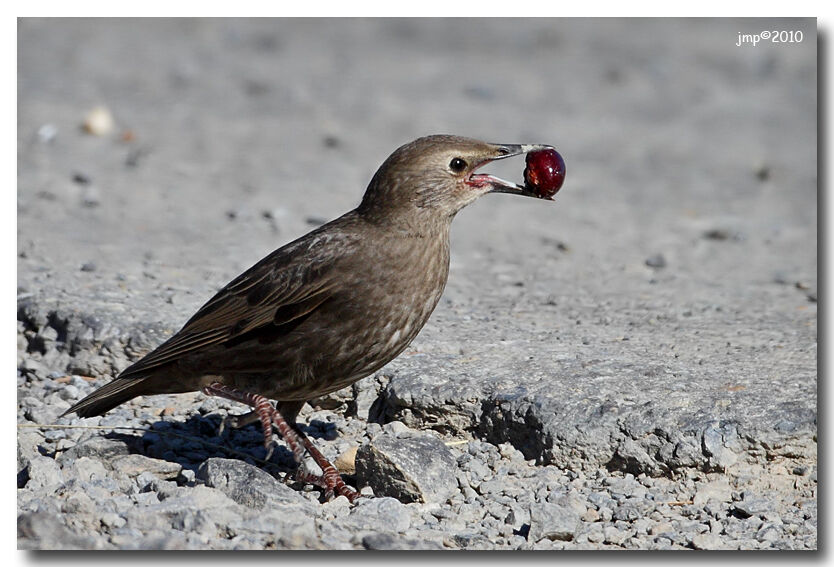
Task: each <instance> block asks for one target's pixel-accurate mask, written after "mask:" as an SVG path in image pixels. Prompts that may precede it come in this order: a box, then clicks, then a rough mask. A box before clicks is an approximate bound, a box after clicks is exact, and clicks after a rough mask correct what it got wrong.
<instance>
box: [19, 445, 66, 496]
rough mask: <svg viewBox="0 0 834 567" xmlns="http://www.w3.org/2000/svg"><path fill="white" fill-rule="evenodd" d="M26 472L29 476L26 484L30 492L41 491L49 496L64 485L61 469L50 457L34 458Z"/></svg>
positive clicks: (39, 456)
mask: <svg viewBox="0 0 834 567" xmlns="http://www.w3.org/2000/svg"><path fill="white" fill-rule="evenodd" d="M26 470H27V474H28V475H29V481H28V482H27V483H26V488H27V489H28V490H40V491H42V493H44V494H48V493H51V492H52V491H54V490H55V489H57V488H58V487H59V486H60V485H62V484H63V483H64V476H63V475H62V474H61V467H60V466H59V465H58V463H57V462H55V460H54V459H50V458H49V457H44V456H41V455H38V456H35V457H32V458H31V459H30V460H29V466H28V467H26Z"/></svg>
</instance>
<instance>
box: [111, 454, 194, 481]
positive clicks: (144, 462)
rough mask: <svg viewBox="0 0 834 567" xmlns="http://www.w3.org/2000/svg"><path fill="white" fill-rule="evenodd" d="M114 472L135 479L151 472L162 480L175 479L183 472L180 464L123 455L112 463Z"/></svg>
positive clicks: (140, 456) (142, 456)
mask: <svg viewBox="0 0 834 567" xmlns="http://www.w3.org/2000/svg"><path fill="white" fill-rule="evenodd" d="M111 466H112V467H113V470H114V471H116V472H117V473H121V474H123V475H125V476H129V477H135V476H139V475H140V474H141V473H143V472H149V473H151V474H153V475H154V476H156V477H157V478H161V479H175V478H177V476H178V475H179V474H180V471H181V470H182V465H181V464H179V463H171V462H169V461H164V460H162V459H152V458H151V457H146V456H144V455H122V456H119V457H116V458H114V459H113V461H112V462H111Z"/></svg>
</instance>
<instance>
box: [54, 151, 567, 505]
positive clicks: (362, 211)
mask: <svg viewBox="0 0 834 567" xmlns="http://www.w3.org/2000/svg"><path fill="white" fill-rule="evenodd" d="M544 149H547V150H552V148H551V147H550V146H542V145H520V144H489V143H485V142H481V141H478V140H473V139H469V138H462V137H458V136H448V135H435V136H427V137H424V138H419V139H417V140H415V141H413V142H411V143H409V144H406V145H404V146H402V147H400V148H399V149H397V150H396V151H395V152H394V153H393V154H391V156H389V157H388V159H386V160H385V162H384V163H383V164H382V166H381V167H380V168H379V169H378V170H377V172H376V174H374V176H373V179H371V182H370V184H369V185H368V188H367V190H366V192H365V195H364V197H363V198H362V202H361V203H360V204H359V206H358V207H357V208H356V209H354V210H352V211H350V212H349V213H347V214H345V215H343V216H341V217H339V218H337V219H335V220H333V221H331V222H329V223H327V224H325V225H322V226H320V227H319V228H317V229H316V230H313V231H312V232H310V233H309V234H306V235H304V236H302V237H301V238H299V239H297V240H295V241H293V242H290V243H289V244H287V245H285V246H283V247H281V248H279V249H278V250H276V251H274V252H273V253H271V254H270V255H268V256H267V257H265V258H264V259H263V260H261V261H260V262H258V263H257V264H255V265H254V266H252V267H251V268H249V269H248V270H246V271H245V272H244V273H243V274H241V275H240V276H238V277H237V278H235V279H234V280H232V282H230V283H229V284H228V285H227V286H226V287H224V288H223V289H222V290H220V291H219V292H218V293H217V295H215V296H214V297H213V298H212V299H210V300H209V301H208V303H206V304H205V305H203V306H202V307H201V308H200V309H199V311H197V313H196V314H195V315H194V316H193V317H191V319H189V320H188V322H187V323H186V324H185V325H184V326H183V328H182V329H180V331H179V332H177V333H176V334H175V335H173V336H172V337H171V338H170V339H168V340H167V341H165V342H164V343H163V344H161V345H160V346H159V347H158V348H156V350H154V351H152V352H150V353H149V354H147V355H146V356H145V357H144V358H142V359H140V360H139V361H138V362H136V363H134V364H132V365H131V366H129V367H128V368H126V369H125V370H124V371H123V372H122V373H121V374H119V376H118V377H117V378H116V379H115V380H113V381H112V382H110V383H108V384H107V385H105V386H103V387H102V388H99V389H98V390H96V391H95V392H93V393H92V394H90V395H89V396H87V397H86V398H84V399H83V400H81V401H80V402H78V403H77V404H75V405H74V406H72V407H71V408H70V409H69V410H67V411H66V412H65V414H64V415H66V414H67V413H72V412H75V413H76V414H78V416H80V417H90V416H95V415H101V414H103V413H104V412H106V411H108V410H110V409H112V408H114V407H116V406H117V405H119V404H122V403H124V402H126V401H128V400H130V399H132V398H134V397H136V396H142V395H150V394H173V393H181V392H190V391H195V390H201V391H202V392H204V393H205V394H207V395H210V396H220V397H224V398H228V399H230V400H235V401H238V402H242V403H244V404H247V405H249V406H251V407H252V408H254V411H251V412H249V413H248V414H246V415H244V416H238V417H235V418H230V419H231V425H232V426H235V427H240V426H241V425H244V424H247V423H251V422H253V421H256V420H260V422H261V425H262V427H263V431H264V443H265V444H266V446H267V448H268V449H270V450H271V448H272V427H273V425H274V426H275V427H276V428H277V429H278V432H279V433H280V434H281V436H282V437H283V438H284V439H285V441H286V443H287V444H288V446H289V447H290V449H291V450H292V451H293V454H294V456H295V458H296V460H297V461H298V462H299V465H300V466H299V469H298V471H297V476H298V478H299V479H300V480H303V481H305V482H311V483H313V484H316V485H318V486H320V487H322V488H324V489H325V491H326V492H325V494H326V497H328V498H330V497H332V496H333V494H334V493H335V494H341V495H344V496H346V497H347V498H348V499H349V500H350V501H353V500H354V499H356V498H357V497H358V493H357V492H356V491H354V490H352V489H351V488H349V487H347V486H346V485H345V483H344V482H343V481H342V478H341V477H340V476H339V474H338V472H337V471H336V469H335V467H334V466H333V465H332V464H330V462H328V461H327V459H325V458H324V456H323V455H322V454H321V453H320V452H319V451H318V450H317V449H316V448H315V446H313V444H312V443H311V442H310V440H309V439H308V438H307V436H306V435H305V434H304V433H303V432H302V431H301V429H299V427H298V426H297V425H296V417H297V415H298V412H299V410H300V409H301V407H302V406H303V405H304V403H305V402H306V401H307V400H309V399H311V398H314V397H317V396H321V395H324V394H327V393H329V392H334V391H336V390H339V389H341V388H344V387H345V386H348V385H350V384H352V383H353V382H356V381H357V380H359V379H361V378H364V377H365V376H368V375H370V374H372V373H374V372H376V371H377V370H379V369H380V368H382V367H383V366H384V365H385V364H387V363H388V362H389V361H391V360H392V359H394V358H395V357H396V356H397V355H399V354H400V353H401V352H402V351H403V349H405V348H406V346H408V344H409V343H410V342H411V341H412V340H413V339H414V337H416V336H417V333H418V332H419V331H420V329H421V328H422V327H423V325H425V323H426V321H427V320H428V318H429V315H431V313H432V311H433V310H434V308H435V306H436V305H437V302H438V301H439V299H440V295H441V294H442V293H443V288H444V287H445V285H446V278H447V276H448V273H449V228H450V225H451V222H452V219H453V218H454V216H455V214H456V213H457V212H458V211H460V210H461V209H462V208H463V207H465V206H466V205H468V204H469V203H471V202H473V201H474V200H475V199H477V198H478V197H480V196H481V195H483V194H485V193H491V192H492V193H494V192H500V193H514V194H518V195H527V196H541V195H537V194H536V192H535V191H534V190H533V189H531V188H527V187H522V186H519V185H516V184H514V183H510V182H508V181H504V180H502V179H499V178H497V177H495V176H492V175H488V174H478V173H475V171H476V170H477V169H478V168H480V167H481V166H483V165H485V164H487V163H489V162H491V161H494V160H498V159H502V158H506V157H510V156H514V155H518V154H522V153H526V152H529V151H536V150H544ZM269 399H273V400H276V401H277V406H273V404H272V403H270V402H269ZM224 423H225V422H224ZM305 449H306V451H308V452H309V453H310V456H311V457H312V458H313V459H314V460H315V461H316V463H317V464H318V465H319V466H320V467H321V469H322V471H323V474H322V475H314V474H312V473H310V472H308V471H307V470H306V469H305V468H304V464H303V456H304V452H305Z"/></svg>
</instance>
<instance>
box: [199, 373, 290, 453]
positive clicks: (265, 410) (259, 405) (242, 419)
mask: <svg viewBox="0 0 834 567" xmlns="http://www.w3.org/2000/svg"><path fill="white" fill-rule="evenodd" d="M202 391H203V393H204V394H205V395H207V396H217V397H219V398H226V399H227V400H232V401H234V402H240V403H242V404H246V405H248V406H251V407H253V408H254V411H251V412H249V413H247V414H244V415H242V416H232V419H231V420H229V421H230V423H231V424H232V427H242V426H244V425H246V424H248V423H252V422H253V421H255V420H256V419H257V420H260V422H261V427H262V428H263V432H264V447H266V460H267V461H268V460H269V458H270V457H271V456H272V450H273V449H274V448H275V445H274V443H273V439H272V413H273V412H274V411H275V408H273V407H272V404H271V403H269V400H268V399H266V398H265V397H264V396H261V395H260V394H252V393H250V392H244V391H242V390H238V389H235V388H230V387H229V386H226V385H225V384H221V383H219V382H214V383H212V384H209V385H208V386H203V388H202ZM227 419H228V418H227ZM225 425H226V419H224V420H223V422H221V424H220V432H221V433H222V432H223V427H224V426H225ZM290 448H292V447H290ZM293 453H295V451H293ZM302 454H303V451H302ZM296 458H298V457H296Z"/></svg>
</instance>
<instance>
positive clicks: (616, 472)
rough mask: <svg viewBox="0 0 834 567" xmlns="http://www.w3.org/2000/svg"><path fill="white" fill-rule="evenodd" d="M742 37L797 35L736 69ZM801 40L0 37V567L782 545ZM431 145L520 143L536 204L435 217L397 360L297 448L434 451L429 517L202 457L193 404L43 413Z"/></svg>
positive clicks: (810, 465)
mask: <svg viewBox="0 0 834 567" xmlns="http://www.w3.org/2000/svg"><path fill="white" fill-rule="evenodd" d="M762 30H769V31H773V30H775V31H780V30H781V31H795V30H799V31H801V32H802V34H803V39H802V41H801V42H795V43H773V42H771V41H762V42H761V43H759V44H758V45H756V46H753V45H752V44H750V43H745V44H742V45H741V46H737V45H736V43H737V42H738V41H739V34H740V33H751V34H752V33H759V32H761V31H762ZM796 37H797V36H796V35H794V38H796ZM816 39H817V38H816V22H815V21H814V20H813V19H804V20H668V19H657V20H654V19H653V20H640V19H637V20H609V19H604V20H583V19H580V20H556V19H521V20H505V19H489V20H422V19H414V20H342V21H338V20H326V19H325V20H223V19H213V20H177V21H170V20H109V19H100V20H86V19H73V20H35V19H22V20H20V22H19V36H18V46H19V53H18V423H19V425H20V427H19V428H18V542H19V546H20V547H22V548H27V549H56V548H58V549H60V548H77V549H110V548H118V549H145V548H154V549H171V548H188V549H200V548H212V549H283V548H315V549H343V548H350V549H353V548H358V549H458V548H466V549H618V548H629V549H635V548H636V549H815V548H816V547H817V506H816V494H817V478H816V467H817V459H816V455H817V444H816V427H817V410H816V406H817V395H816V391H817V379H816V377H817V287H816V286H817V283H816V282H817V267H816V266H817V256H816V253H817V153H816V144H817V137H816V132H817V114H816V104H817V86H816V82H817V43H816ZM96 106H103V107H106V108H107V109H108V110H109V112H110V113H111V114H112V116H113V120H114V125H113V128H112V129H110V130H108V129H107V124H103V125H102V124H99V125H98V126H97V125H96V124H92V125H91V126H90V127H91V128H92V130H93V131H96V128H100V129H101V130H100V132H99V134H100V135H96V134H94V133H90V132H87V131H85V130H84V129H82V127H81V125H82V123H83V122H84V120H85V117H87V115H88V112H89V111H90V110H91V109H93V108H94V107H96ZM431 133H453V134H460V135H466V136H472V137H477V138H481V139H486V140H489V141H495V142H505V143H547V144H552V145H554V146H556V147H557V148H558V149H559V151H560V152H561V153H562V155H563V156H564V158H565V161H566V163H567V178H566V182H565V186H564V188H563V189H562V191H561V192H560V193H559V194H558V195H557V196H556V200H555V202H553V203H549V202H543V201H537V200H534V199H523V198H515V197H512V196H509V195H488V196H486V197H484V198H483V199H481V200H480V201H479V202H477V203H475V204H474V205H472V206H470V207H468V208H467V209H466V210H464V211H463V212H461V214H459V215H458V218H457V219H456V220H455V225H454V228H453V232H452V263H451V272H450V278H449V283H448V286H447V288H446V292H445V294H444V297H443V299H442V300H441V303H440V305H439V306H438V308H437V310H436V311H435V313H434V314H433V316H432V318H431V320H430V321H429V323H428V325H427V326H426V327H425V328H424V330H423V331H422V333H421V334H420V335H419V336H418V338H417V339H416V340H415V341H414V343H412V345H411V347H409V349H408V350H407V351H406V352H405V353H404V354H403V355H402V356H400V358H399V359H397V360H395V361H393V362H391V363H390V364H389V365H388V366H386V367H385V368H384V369H383V370H382V371H380V372H379V373H378V374H377V375H376V376H374V377H369V378H367V379H365V380H363V381H362V382H360V383H358V384H356V385H354V386H353V387H352V388H349V389H347V390H346V391H344V392H340V393H337V394H334V395H331V396H328V397H327V398H324V399H320V400H315V401H314V403H313V404H311V406H309V407H307V408H306V409H305V410H303V411H302V414H301V422H302V423H304V424H308V425H306V428H307V431H308V433H309V434H310V435H312V436H314V437H316V438H317V439H316V443H317V444H318V445H319V446H320V447H321V449H322V451H323V452H324V453H325V455H326V456H328V457H329V458H335V457H337V456H339V455H353V454H356V446H358V445H361V446H363V447H365V449H361V450H360V451H359V452H358V454H359V455H363V454H371V453H373V451H380V450H383V449H381V448H380V447H377V448H376V449H374V448H373V444H374V443H375V439H379V440H381V439H388V440H389V441H388V443H389V444H390V439H396V437H397V436H398V435H400V436H404V437H403V438H404V439H408V438H411V437H413V435H414V434H416V432H409V430H419V431H420V433H419V434H420V435H433V436H434V437H435V438H436V439H439V440H442V441H443V442H444V443H445V444H446V445H447V447H448V452H450V456H448V455H446V453H445V452H444V455H446V456H444V459H446V460H444V465H443V467H441V468H438V467H436V466H434V467H427V470H428V469H431V471H432V472H431V473H430V474H431V475H433V474H437V471H439V470H440V471H444V470H447V469H448V468H449V466H452V460H453V461H454V463H453V466H452V469H453V471H456V472H452V473H450V474H455V475H456V479H455V483H453V486H452V488H451V489H448V490H447V489H444V491H443V494H444V497H446V496H445V495H446V494H448V493H449V491H450V490H451V492H452V495H451V496H449V497H448V498H447V499H446V500H445V502H441V503H438V502H428V503H426V502H421V501H420V498H417V501H415V502H409V499H405V500H404V501H403V502H400V501H399V500H397V499H395V498H390V497H378V498H374V499H361V500H360V503H359V505H356V506H350V505H349V504H348V503H347V501H346V500H345V499H344V498H343V497H341V498H338V499H336V500H333V501H331V502H327V503H321V500H322V498H321V497H322V495H321V493H320V491H318V490H313V489H312V488H311V487H304V486H303V485H300V484H299V483H294V482H293V481H292V465H291V456H290V454H289V452H288V451H286V450H279V451H276V454H275V455H274V456H273V457H272V459H271V461H270V462H269V463H266V462H264V461H263V457H264V456H265V452H264V449H263V446H262V444H261V436H260V431H259V430H258V429H257V427H255V426H250V427H247V428H243V429H241V430H239V431H233V432H227V433H225V434H224V435H223V436H218V435H217V426H218V425H219V423H220V420H221V418H222V416H223V415H225V414H226V413H227V412H230V413H241V412H242V411H243V409H244V408H242V407H240V406H238V405H236V404H232V403H227V402H224V401H222V400H217V399H206V398H204V397H203V396H201V395H200V394H196V393H195V394H184V395H180V396H155V397H148V398H141V399H137V400H135V401H134V402H131V403H129V404H126V405H124V406H122V407H120V408H117V409H116V410H113V411H112V412H110V413H108V414H107V415H105V416H103V417H100V418H92V419H87V420H81V419H78V418H76V417H75V416H71V417H66V418H60V419H59V418H58V417H57V416H58V415H59V414H60V413H61V412H63V411H64V410H65V409H66V408H67V407H69V405H70V404H71V403H72V402H74V401H77V400H78V399H80V398H81V397H83V396H84V395H86V394H87V393H89V392H90V391H92V389H93V388H94V387H96V386H100V385H102V384H104V383H106V382H107V381H108V380H109V379H110V378H111V377H112V376H114V375H115V374H116V373H117V372H118V371H119V370H121V369H122V368H124V367H125V366H126V365H127V364H128V362H129V361H131V360H135V359H136V358H137V357H139V356H141V355H142V354H143V353H145V352H147V351H148V350H150V349H151V348H153V347H154V346H156V345H157V344H158V343H160V342H161V341H162V340H163V339H164V338H165V337H167V336H169V335H170V334H171V333H172V332H174V331H176V330H177V329H178V328H179V327H180V326H181V325H182V324H183V323H184V322H185V320H186V319H187V318H188V317H189V316H190V315H191V314H192V313H193V312H194V311H195V310H196V309H197V308H198V307H199V306H200V305H201V304H202V303H203V302H204V301H206V300H207V299H208V298H209V297H210V296H211V295H212V294H213V293H214V292H215V291H216V290H218V289H219V288H221V287H222V286H223V285H224V284H225V283H227V282H228V281H229V280H230V279H231V278H232V277H234V276H235V275H237V274H238V273H239V272H241V271H242V270H243V269H245V268H247V267H248V266H249V265H251V264H252V263H254V262H255V261H257V260H258V259H260V258H261V257H262V256H264V255H266V254H267V253H268V252H270V251H272V250H273V249H275V248H277V247H278V246H280V245H282V244H284V243H287V242H289V241H290V240H292V239H294V238H295V237H297V236H300V235H301V234H303V233H305V232H306V231H308V230H310V229H311V228H313V227H314V226H317V225H319V224H321V223H322V222H324V221H326V220H329V219H331V218H334V217H336V216H338V215H340V214H342V213H343V212H345V211H347V210H349V209H350V208H352V207H354V206H355V205H356V204H357V203H358V202H359V200H360V198H361V196H362V193H363V190H364V188H365V185H366V184H367V182H368V181H369V179H370V177H371V175H372V174H373V172H374V171H375V169H376V168H377V167H378V166H379V164H380V163H381V162H382V161H383V160H384V159H385V157H387V155H388V154H389V153H390V152H391V151H393V150H394V149H395V148H396V147H398V146H399V145H401V144H403V143H405V142H408V141H410V140H412V139H414V138H417V137H419V136H421V135H426V134H431ZM522 169H523V161H522V160H521V158H515V159H514V160H506V161H505V162H501V163H497V164H495V165H494V167H491V168H490V169H489V171H491V172H494V173H496V174H498V175H499V176H501V177H504V178H510V179H515V180H518V181H520V179H521V171H522ZM50 424H52V425H54V426H53V427H50V426H49V425H50ZM56 424H57V425H56ZM61 426H64V427H61ZM66 426H74V427H66ZM79 426H82V427H79ZM92 426H96V427H99V428H100V429H91V428H90V427H92ZM84 427H87V428H86V429H85V428H84ZM131 428H132V429H131ZM426 446H431V444H428V445H426ZM385 450H386V451H387V449H385ZM401 453H402V452H401ZM406 453H407V451H406ZM386 454H387V455H389V457H386V458H393V459H396V455H397V454H398V453H397V451H391V452H388V453H386ZM391 455H393V456H391ZM406 456H408V455H406ZM450 459H451V460H450ZM447 461H448V462H447ZM414 462H415V459H414V458H411V459H408V463H406V464H407V466H405V468H403V470H406V469H407V470H408V474H409V475H411V476H412V477H413V476H417V477H419V475H420V470H419V467H416V470H415V467H414ZM390 466H393V467H394V468H398V467H400V465H398V464H397V463H391V464H390ZM389 468H390V467H388V466H387V468H386V467H382V468H379V470H388V469H389ZM400 468H402V467H400ZM359 469H361V467H360V468H359ZM368 474H373V473H368ZM426 474H427V475H429V473H426ZM432 478H434V477H432V476H430V475H429V476H427V477H426V478H422V479H421V478H413V486H418V487H419V486H421V485H422V486H430V483H431V482H433V481H432ZM347 479H348V481H349V482H351V483H353V484H360V481H363V482H364V483H365V484H367V485H368V486H373V485H374V481H375V482H376V485H377V486H380V480H379V479H367V478H364V477H362V475H357V476H348V477H347ZM273 480H274V481H275V482H274V483H273ZM282 483H287V484H289V485H290V486H291V487H292V490H283V488H285V487H283V486H278V485H279V484H282ZM421 483H422V484H421ZM426 483H429V484H428V485H427V484H426ZM368 486H365V487H364V488H363V486H357V488H360V489H362V490H363V493H365V494H368V495H370V494H371V493H372V492H373V489H372V488H369V487H368ZM253 503H254V504H253ZM255 504H257V505H255Z"/></svg>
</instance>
